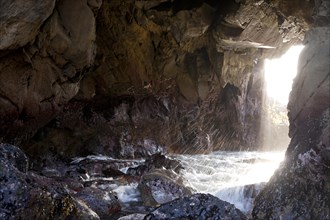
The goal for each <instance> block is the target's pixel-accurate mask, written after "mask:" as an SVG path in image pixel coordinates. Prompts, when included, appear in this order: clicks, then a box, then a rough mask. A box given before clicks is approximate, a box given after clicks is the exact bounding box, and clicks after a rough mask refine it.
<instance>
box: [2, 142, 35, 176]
mask: <svg viewBox="0 0 330 220" xmlns="http://www.w3.org/2000/svg"><path fill="white" fill-rule="evenodd" d="M0 158H1V159H3V160H5V161H6V162H7V163H9V164H11V165H13V166H14V167H15V168H17V169H18V170H19V171H21V172H23V173H25V172H27V170H28V167H29V161H28V158H27V156H26V155H25V153H24V152H23V151H22V150H21V149H19V148H18V147H16V146H14V145H10V144H1V143H0Z"/></svg>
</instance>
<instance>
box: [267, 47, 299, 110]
mask: <svg viewBox="0 0 330 220" xmlns="http://www.w3.org/2000/svg"><path fill="white" fill-rule="evenodd" d="M303 48H304V46H302V45H297V46H292V47H290V48H289V50H288V51H287V52H286V53H285V54H283V55H282V56H281V57H280V58H276V59H266V60H265V81H266V91H267V96H268V97H269V98H270V99H273V100H274V101H277V102H279V103H280V104H282V105H287V104H288V101H289V93H290V91H291V88H292V82H293V79H294V78H295V76H296V75H297V66H298V58H299V55H300V53H301V51H302V49H303Z"/></svg>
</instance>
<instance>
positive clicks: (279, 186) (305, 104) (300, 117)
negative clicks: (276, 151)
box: [252, 0, 330, 219]
mask: <svg viewBox="0 0 330 220" xmlns="http://www.w3.org/2000/svg"><path fill="white" fill-rule="evenodd" d="M325 5H327V9H328V11H329V4H328V1H323V0H321V1H317V2H316V10H315V13H316V14H315V16H314V19H315V23H314V27H313V28H311V30H310V31H309V32H308V33H307V34H306V38H305V43H306V45H305V48H304V50H303V51H302V54H301V56H300V62H299V66H298V75H297V77H296V78H295V80H294V83H293V88H292V92H291V94H290V100H289V104H288V110H289V121H290V133H289V134H290V137H291V142H290V145H289V147H288V149H287V152H286V159H285V162H284V163H283V164H282V165H281V166H280V168H279V169H278V170H277V171H276V172H275V174H274V176H273V177H272V178H271V180H270V181H269V182H268V184H267V185H266V187H265V189H264V190H263V191H262V192H261V193H260V194H259V196H257V198H256V200H255V206H254V209H253V212H252V218H253V219H298V218H299V219H329V218H330V206H329V204H330V181H329V180H330V169H329V166H328V165H327V156H326V154H325V155H324V156H323V153H326V152H327V151H328V150H329V149H330V143H329V123H330V108H329V102H328V100H329V99H330V93H329V91H330V78H329V77H330V74H329V68H330V64H329V60H330V51H329V47H330V42H329V39H328V37H329V34H330V28H329V23H328V25H327V26H324V24H323V23H322V22H320V23H318V22H317V21H318V19H321V20H324V19H325V17H324V14H322V13H321V14H318V13H320V12H321V11H323V10H324V6H325ZM326 17H327V18H328V19H329V14H327V16H326ZM325 134H327V137H326V135H325Z"/></svg>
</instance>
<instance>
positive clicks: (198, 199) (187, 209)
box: [144, 194, 247, 220]
mask: <svg viewBox="0 0 330 220" xmlns="http://www.w3.org/2000/svg"><path fill="white" fill-rule="evenodd" d="M144 219H146V220H152V219H155V220H156V219H198V220H202V219H214V220H215V219H228V220H229V219H238V220H239V219H242V220H243V219H247V217H246V216H245V215H244V214H243V213H242V212H241V211H239V210H238V209H236V208H235V206H234V205H232V204H230V203H228V202H225V201H221V200H220V199H218V198H216V197H214V196H212V195H210V194H194V195H192V196H189V197H184V198H180V199H176V200H174V201H172V202H170V203H167V204H164V205H162V206H160V207H159V208H157V209H155V211H153V212H151V213H149V214H148V215H147V216H146V217H145V218H144Z"/></svg>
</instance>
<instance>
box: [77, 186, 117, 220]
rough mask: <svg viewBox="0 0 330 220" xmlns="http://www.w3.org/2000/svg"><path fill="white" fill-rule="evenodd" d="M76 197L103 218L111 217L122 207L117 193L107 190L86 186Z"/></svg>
mask: <svg viewBox="0 0 330 220" xmlns="http://www.w3.org/2000/svg"><path fill="white" fill-rule="evenodd" d="M75 197H76V198H79V199H80V200H82V201H84V202H85V203H86V204H87V205H88V207H89V208H91V209H92V210H93V211H95V212H96V213H97V214H98V215H99V216H100V218H101V219H103V218H106V217H107V218H109V217H110V216H111V215H112V214H114V213H117V212H118V211H120V209H121V207H120V204H119V202H118V199H117V198H116V197H115V195H113V194H112V193H111V192H107V191H105V190H101V189H97V188H92V187H86V188H84V189H83V190H81V191H79V192H78V193H77V194H76V195H75Z"/></svg>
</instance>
